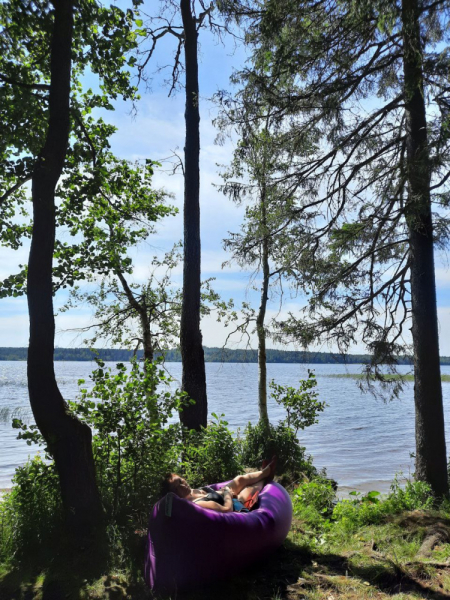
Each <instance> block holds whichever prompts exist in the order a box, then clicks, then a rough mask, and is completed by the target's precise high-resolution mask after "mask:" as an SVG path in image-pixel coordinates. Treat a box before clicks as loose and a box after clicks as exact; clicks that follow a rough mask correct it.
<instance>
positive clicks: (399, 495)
mask: <svg viewBox="0 0 450 600" xmlns="http://www.w3.org/2000/svg"><path fill="white" fill-rule="evenodd" d="M353 495H354V496H355V499H354V500H342V501H341V502H339V504H337V506H336V508H335V509H334V511H333V519H335V520H336V521H338V522H339V523H340V525H341V527H343V528H344V529H346V530H349V531H353V530H355V529H357V528H358V527H361V526H363V525H371V524H377V523H381V522H382V521H383V520H384V519H385V518H386V517H387V516H389V515H395V514H398V513H401V512H402V511H404V510H415V509H429V508H432V507H433V503H434V498H433V494H432V492H431V488H430V486H429V485H428V484H427V483H424V482H423V481H407V482H406V485H405V487H404V488H402V487H400V484H399V482H398V480H397V479H395V480H394V482H393V484H392V486H391V492H390V493H389V495H388V497H387V498H385V499H383V500H380V498H379V493H378V492H375V491H373V492H369V493H368V494H365V495H363V496H359V494H358V493H355V492H353Z"/></svg>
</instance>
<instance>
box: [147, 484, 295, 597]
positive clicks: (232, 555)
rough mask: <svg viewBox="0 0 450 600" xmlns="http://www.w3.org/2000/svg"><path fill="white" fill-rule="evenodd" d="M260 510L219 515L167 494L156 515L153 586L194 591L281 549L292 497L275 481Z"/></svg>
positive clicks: (150, 554)
mask: <svg viewBox="0 0 450 600" xmlns="http://www.w3.org/2000/svg"><path fill="white" fill-rule="evenodd" d="M223 485H225V483H218V484H215V485H212V486H211V487H213V488H216V489H217V488H220V487H222V486H223ZM256 506H257V508H254V509H253V510H251V511H250V512H249V513H235V512H233V513H219V512H215V511H213V510H209V509H207V508H202V507H201V506H197V505H196V504H194V503H193V502H190V501H188V500H182V499H181V498H179V497H178V496H176V495H175V494H172V493H169V494H167V495H166V496H164V498H162V499H161V500H159V502H157V503H156V504H155V506H154V507H153V510H152V512H151V514H150V521H149V528H148V540H147V550H146V557H145V580H146V582H147V583H148V585H149V586H150V587H151V588H152V589H153V590H156V591H162V592H174V591H176V590H182V589H188V588H192V587H195V586H197V585H201V584H205V583H209V582H212V581H215V580H217V579H223V578H225V577H230V576H232V575H235V574H236V573H238V572H239V571H241V570H242V569H245V568H246V567H248V566H249V565H251V564H252V563H254V562H256V561H258V560H260V559H262V558H264V557H266V556H267V555H268V554H270V553H271V552H272V551H274V550H276V549H277V548H278V547H279V546H281V544H282V543H283V542H284V540H285V539H286V536H287V534H288V532H289V529H290V526H291V521H292V503H291V499H290V497H289V494H288V493H287V492H286V490H285V489H284V488H283V487H282V486H281V485H279V484H278V483H275V482H272V483H269V484H267V485H266V486H265V487H264V488H263V490H262V491H261V493H260V495H259V500H258V504H257V505H256Z"/></svg>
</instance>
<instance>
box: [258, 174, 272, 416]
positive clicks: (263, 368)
mask: <svg viewBox="0 0 450 600" xmlns="http://www.w3.org/2000/svg"><path fill="white" fill-rule="evenodd" d="M263 176H264V175H263ZM260 208H261V225H262V231H263V240H262V256H261V260H262V266H263V282H262V288H261V304H260V306H259V311H258V316H257V318H256V331H257V335H258V371H259V378H258V398H259V421H260V423H262V424H263V425H264V427H266V428H268V427H269V413H268V412H267V357H266V329H265V326H264V320H265V317H266V309H267V298H268V293H269V278H270V271H269V241H268V239H267V218H266V190H265V185H264V184H263V185H262V189H261V197H260Z"/></svg>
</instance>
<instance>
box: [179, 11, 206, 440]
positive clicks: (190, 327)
mask: <svg viewBox="0 0 450 600" xmlns="http://www.w3.org/2000/svg"><path fill="white" fill-rule="evenodd" d="M180 9H181V16H182V19H183V28H184V52H185V68H186V110H185V122H186V143H185V147H184V158H185V163H184V173H185V175H184V248H183V250H184V264H183V299H182V307H181V324H180V329H181V331H180V349H181V358H182V362H183V374H182V387H183V390H184V391H185V392H187V394H188V396H189V397H190V398H192V399H193V400H195V404H193V405H189V406H187V407H186V408H184V410H183V411H181V413H180V420H181V422H182V424H183V425H185V426H186V427H188V428H189V429H197V430H198V429H200V427H205V426H206V423H207V416H208V406H207V396H206V373H205V357H204V353H203V346H202V334H201V331H200V286H201V280H200V261H201V247H200V166H199V161H200V112H199V88H198V41H197V38H198V34H197V27H196V21H195V18H194V15H193V14H192V11H191V5H190V0H180Z"/></svg>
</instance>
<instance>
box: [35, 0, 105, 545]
mask: <svg viewBox="0 0 450 600" xmlns="http://www.w3.org/2000/svg"><path fill="white" fill-rule="evenodd" d="M54 6H55V12H54V14H55V19H54V29H53V35H52V41H51V50H50V52H51V83H50V99H49V122H48V131H47V137H46V140H45V144H44V147H43V149H42V151H41V153H40V156H39V159H38V161H37V164H36V167H35V169H34V172H33V177H32V198H33V234H32V239H31V249H30V257H29V263H28V308H29V315H30V342H29V349H28V389H29V394H30V403H31V408H32V410H33V414H34V417H35V420H36V424H37V426H38V427H39V429H40V431H41V433H42V435H43V436H44V438H45V440H46V442H47V444H48V448H49V450H50V453H51V454H52V456H53V458H54V459H55V463H56V468H57V470H58V474H59V479H60V485H61V495H62V501H63V505H64V511H65V516H66V521H67V524H68V526H69V530H70V532H71V533H73V534H75V535H76V536H77V537H82V538H85V537H86V536H91V535H92V534H93V533H94V532H95V531H97V530H98V529H99V528H100V529H101V525H102V523H103V510H102V505H101V501H100V495H99V493H98V489H97V484H96V479H95V469H94V460H93V456H92V445H91V440H92V434H91V430H90V428H89V427H88V426H87V425H84V424H83V423H81V422H80V421H79V420H78V419H77V418H76V417H75V416H73V415H72V414H71V413H70V412H69V410H68V407H67V404H66V403H65V402H64V400H63V397H62V396H61V393H60V391H59V389H58V386H57V383H56V379H55V373H54V365H53V352H54V334H55V321H54V316H53V289H52V259H53V252H54V241H55V188H56V184H57V182H58V179H59V177H60V175H61V172H62V169H63V166H64V161H65V156H66V152H67V144H68V138H69V129H70V118H69V102H70V73H71V47H72V30H73V0H58V1H55V2H54Z"/></svg>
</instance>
